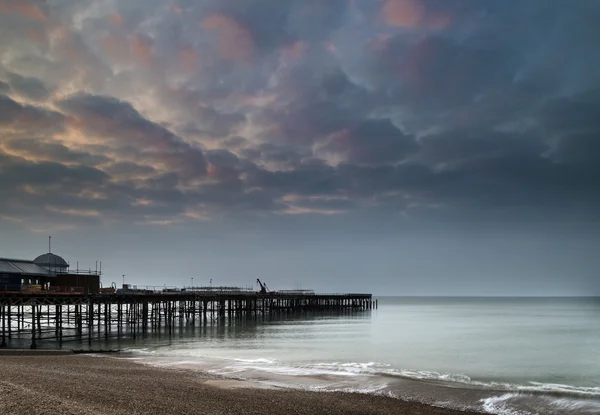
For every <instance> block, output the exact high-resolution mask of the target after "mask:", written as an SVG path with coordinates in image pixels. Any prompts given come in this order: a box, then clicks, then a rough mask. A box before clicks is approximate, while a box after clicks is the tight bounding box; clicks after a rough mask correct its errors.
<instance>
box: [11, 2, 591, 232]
mask: <svg viewBox="0 0 600 415" xmlns="http://www.w3.org/2000/svg"><path fill="white" fill-rule="evenodd" d="M0 4H2V3H0ZM7 4H8V3H7ZM11 4H12V3H11ZM15 4H16V3H15ZM19 4H29V5H30V6H31V7H25V8H23V7H21V6H19V7H16V6H14V5H12V6H10V7H8V6H6V7H5V8H4V9H3V10H2V11H3V13H5V14H6V15H10V16H11V17H14V18H15V19H17V20H19V22H21V23H23V24H24V25H25V26H23V25H21V26H19V25H15V24H11V23H10V20H11V19H5V20H6V25H4V26H3V27H2V29H0V30H2V34H5V35H6V36H4V39H6V41H5V42H3V44H2V45H0V65H2V68H3V72H2V74H0V75H1V76H0V78H1V79H2V80H3V81H4V82H3V83H0V93H2V94H5V95H0V128H1V129H2V131H3V133H2V136H0V154H2V153H1V152H2V151H5V152H7V153H10V154H13V155H19V156H22V157H23V159H18V160H20V161H18V162H17V161H15V160H13V161H11V163H13V164H15V163H16V165H21V167H20V168H21V169H22V172H23V173H24V174H25V176H24V177H25V178H27V180H26V181H25V182H31V183H25V182H23V181H18V179H17V178H16V176H15V175H14V172H13V173H11V174H10V175H9V176H6V178H7V180H9V179H10V180H14V181H15V183H19V185H20V186H21V188H22V187H23V186H25V185H26V184H28V185H29V186H34V183H38V184H37V186H40V184H39V181H37V182H36V180H38V179H36V180H34V176H35V174H34V173H31V172H37V171H41V170H43V169H48V179H47V180H49V182H47V185H48V186H49V185H50V184H51V181H52V180H55V182H56V186H57V192H58V193H64V195H65V198H64V200H65V201H66V202H64V203H63V202H60V201H59V200H58V198H56V199H57V200H54V199H52V206H53V207H54V208H56V207H60V209H61V210H63V211H67V210H68V209H66V206H65V203H69V204H70V205H72V206H76V207H78V208H81V209H82V210H84V211H90V212H91V211H94V212H102V213H104V212H106V213H107V214H108V215H109V216H111V217H112V218H118V217H119V214H121V215H122V217H127V218H128V220H129V219H132V220H133V221H139V222H144V221H151V222H152V221H156V222H161V223H162V222H166V223H170V221H178V220H179V221H185V220H206V219H209V218H212V217H216V216H227V215H230V216H240V217H241V216H244V215H246V214H248V215H252V214H257V213H258V214H262V215H269V214H276V215H285V214H292V213H293V214H330V215H331V214H339V213H347V212H352V211H360V213H361V215H363V216H362V217H367V218H368V217H369V215H372V217H375V216H377V217H378V216H380V215H381V214H382V212H391V213H399V212H403V213H407V214H410V215H417V216H418V215H419V212H421V211H422V212H426V215H430V217H435V216H436V215H438V217H440V218H445V217H447V215H446V212H452V214H453V215H456V216H454V217H461V215H460V212H463V214H462V219H463V220H469V218H471V217H473V216H474V215H475V212H479V214H481V215H483V216H485V215H489V217H490V218H492V219H493V217H494V215H496V214H498V212H499V211H510V212H511V214H513V215H514V216H515V217H518V216H519V214H520V212H524V211H528V212H530V211H532V210H535V209H536V208H537V209H540V210H543V211H544V212H550V211H552V212H559V213H557V215H558V216H561V215H562V217H567V216H568V215H569V214H568V213H567V212H586V214H587V215H588V216H590V217H593V216H594V214H593V212H594V209H595V208H597V207H598V204H599V203H598V199H599V198H598V190H596V188H595V186H594V182H595V181H596V180H597V179H598V177H597V175H598V169H597V168H596V167H595V166H596V165H597V164H598V163H597V160H598V159H599V158H600V157H598V151H599V149H598V146H597V144H596V143H597V142H598V140H597V138H598V133H599V132H600V128H599V126H598V121H597V120H596V118H597V117H596V114H597V113H598V110H600V105H599V102H600V96H599V94H598V91H599V89H598V88H600V76H598V73H600V58H598V56H599V55H598V54H597V53H596V52H595V50H596V48H597V46H596V43H597V42H596V38H597V36H595V35H596V34H597V33H598V29H597V28H598V27H600V24H596V23H599V22H600V7H599V6H598V5H597V3H596V2H593V1H589V2H587V1H583V0H582V1H580V2H567V1H558V2H551V3H549V2H544V1H537V0H532V1H529V2H516V1H510V2H497V1H493V0H481V1H476V2H475V1H449V0H448V1H441V0H439V1H434V0H431V1H428V0H406V1H396V0H386V1H380V2H372V1H360V0H355V1H345V0H344V1H342V0H335V1H318V0H294V1H273V0H243V1H234V0H227V1H213V0H205V1H191V0H190V1H187V0H186V1H178V2H173V3H171V4H169V5H165V4H164V3H162V2H159V1H151V2H133V1H122V2H117V3H115V4H108V3H103V2H96V1H93V0H90V1H87V2H61V3H60V4H54V5H50V4H48V3H45V4H44V5H42V4H41V3H40V4H37V3H36V4H35V5H33V3H31V4H30V3H27V2H24V1H23V2H20V3H19ZM42 6H43V7H42ZM2 21H3V22H4V20H2ZM27 22H29V23H32V22H36V23H37V29H36V30H35V31H32V30H30V29H31V28H32V27H33V26H31V25H28V24H27ZM30 26H31V27H30ZM565 28H569V29H568V30H566V29H565ZM4 68H5V69H4ZM50 96H52V97H56V98H53V99H55V101H54V102H48V100H49V99H50ZM19 100H22V101H23V102H20V101H19ZM32 101H36V102H37V103H36V105H31V102H32ZM5 157H8V156H7V155H5ZM32 160H35V161H37V163H36V162H35V161H32ZM41 160H44V161H41ZM3 162H4V163H7V162H6V161H3ZM53 163H54V164H53ZM50 166H52V167H50ZM57 166H62V168H63V170H60V171H58V170H57V172H54V170H53V169H59V167H57ZM42 167H43V169H42ZM77 168H81V169H84V170H81V171H79V170H77ZM85 169H91V170H85ZM74 172H77V174H82V175H83V176H85V175H90V174H91V172H97V174H100V176H98V177H97V178H96V179H97V180H96V181H95V182H94V181H89V180H84V182H85V186H84V184H83V183H82V184H80V185H77V186H74V189H77V190H78V192H77V193H75V192H74V191H70V190H68V189H66V188H64V187H62V186H63V185H62V184H61V183H64V177H65V176H68V175H71V174H75V173H74ZM8 173H9V171H8V170H4V173H3V174H5V175H6V174H8ZM61 175H62V176H61ZM75 179H76V178H75V177H71V178H70V179H69V180H73V181H74V180H75ZM33 190H34V189H29V190H23V189H21V190H20V191H19V192H20V193H18V195H16V194H13V196H12V199H11V201H12V202H11V203H15V204H17V205H18V204H19V203H21V204H23V205H25V204H27V205H28V206H29V207H30V208H31V206H35V204H36V203H38V204H39V203H40V202H39V200H38V199H36V197H37V196H36V193H35V192H34V191H33ZM19 201H20V202H19ZM111 201H113V202H114V203H113V202H111ZM41 205H42V206H45V205H46V204H45V203H41ZM15 206H16V205H15ZM13 208H14V207H13ZM14 209H16V208H14ZM31 209H34V208H31ZM31 211H32V210H28V212H31ZM119 212H120V213H119ZM369 212H371V213H369ZM57 214H61V215H64V214H65V213H64V212H63V213H60V212H59V213H57ZM62 217H63V216H61V218H62Z"/></svg>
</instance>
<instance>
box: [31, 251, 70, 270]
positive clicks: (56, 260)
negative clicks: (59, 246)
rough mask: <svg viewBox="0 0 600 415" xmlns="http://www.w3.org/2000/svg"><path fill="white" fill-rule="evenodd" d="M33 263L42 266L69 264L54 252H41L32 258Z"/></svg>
mask: <svg viewBox="0 0 600 415" xmlns="http://www.w3.org/2000/svg"><path fill="white" fill-rule="evenodd" d="M33 263H34V264H36V265H40V266H42V267H54V268H68V266H69V264H67V261H65V260H64V259H63V258H62V257H59V256H58V255H54V254H43V255H40V256H39V257H37V258H36V259H34V260H33Z"/></svg>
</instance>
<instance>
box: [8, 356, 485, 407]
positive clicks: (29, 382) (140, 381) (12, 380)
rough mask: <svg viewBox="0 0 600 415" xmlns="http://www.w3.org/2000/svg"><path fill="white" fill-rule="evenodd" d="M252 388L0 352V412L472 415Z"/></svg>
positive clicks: (136, 367) (383, 400)
mask: <svg viewBox="0 0 600 415" xmlns="http://www.w3.org/2000/svg"><path fill="white" fill-rule="evenodd" d="M254 386H256V385H255V384H254V383H253V382H244V381H236V380H229V379H222V378H218V377H214V376H211V375H209V374H206V373H202V372H196V371H189V370H178V369H164V368H156V367H152V366H148V365H142V364H138V363H135V362H132V361H130V360H125V359H118V358H112V357H92V356H84V355H23V356H10V355H2V354H0V414H3V415H12V414H15V415H17V414H18V415H20V414H27V415H29V414H31V415H38V414H48V415H51V414H52V415H54V414H73V415H74V414H97V415H113V414H115V415H117V414H118V415H121V414H122V415H125V414H127V415H130V414H178V415H186V414H285V415H292V414H315V415H316V414H319V415H320V414H340V415H341V414H365V415H366V414H404V415H441V414H447V415H467V414H468V415H474V414H475V413H473V412H469V413H467V412H458V411H451V410H446V409H441V408H435V407H431V406H427V405H423V404H419V403H414V402H405V401H401V400H398V399H393V398H388V397H382V396H372V395H363V394H354V393H338V392H335V393H319V392H307V391H300V390H282V389H265V388H258V387H254Z"/></svg>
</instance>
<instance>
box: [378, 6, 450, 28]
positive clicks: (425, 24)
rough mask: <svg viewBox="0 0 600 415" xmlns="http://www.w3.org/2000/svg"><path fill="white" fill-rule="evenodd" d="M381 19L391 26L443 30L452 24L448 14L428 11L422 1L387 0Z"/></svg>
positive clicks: (382, 9)
mask: <svg viewBox="0 0 600 415" xmlns="http://www.w3.org/2000/svg"><path fill="white" fill-rule="evenodd" d="M381 17H382V18H383V20H384V21H385V22H386V23H387V24H388V25H390V26H394V27H401V28H409V29H414V28H423V29H430V30H442V29H445V28H447V27H448V26H450V25H451V23H452V16H451V15H450V14H447V13H440V12H431V11H428V10H427V8H426V7H425V5H424V4H423V2H422V0H386V1H385V3H383V6H382V8H381Z"/></svg>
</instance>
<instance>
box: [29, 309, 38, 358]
mask: <svg viewBox="0 0 600 415" xmlns="http://www.w3.org/2000/svg"><path fill="white" fill-rule="evenodd" d="M36 307H37V306H36V305H35V304H33V305H32V306H31V346H30V347H29V348H30V349H37V343H36V342H35V309H36Z"/></svg>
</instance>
